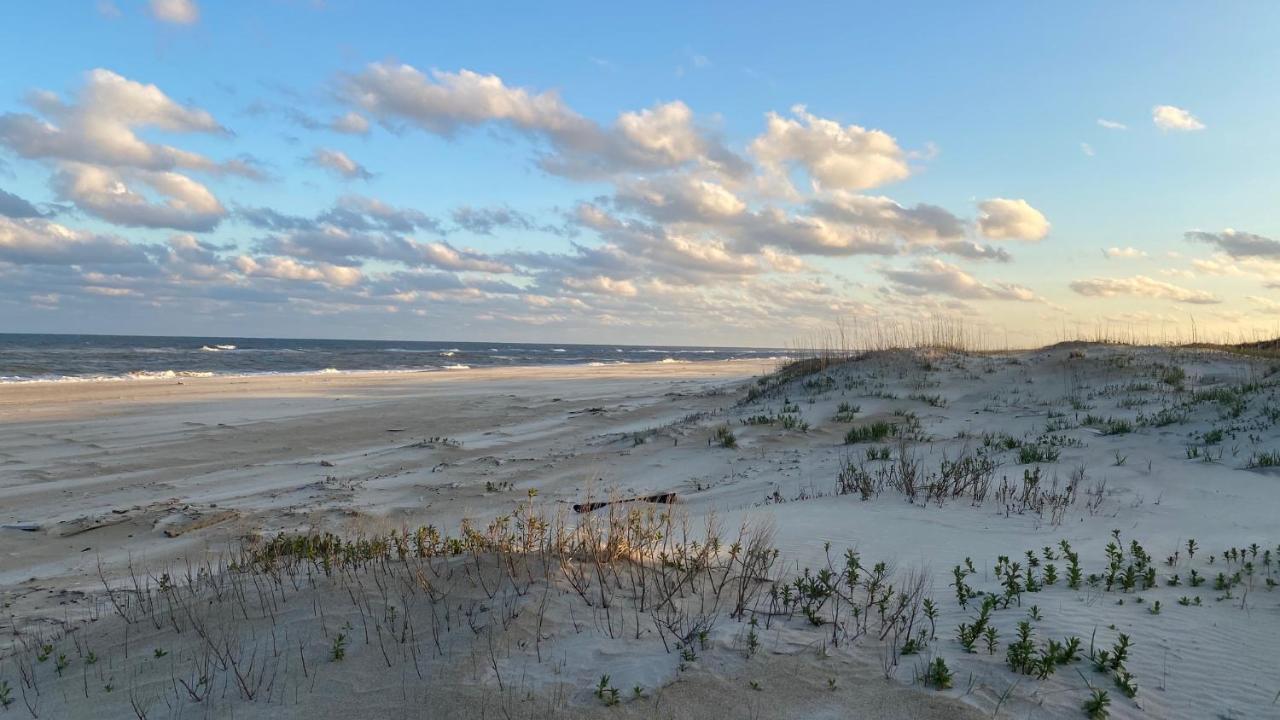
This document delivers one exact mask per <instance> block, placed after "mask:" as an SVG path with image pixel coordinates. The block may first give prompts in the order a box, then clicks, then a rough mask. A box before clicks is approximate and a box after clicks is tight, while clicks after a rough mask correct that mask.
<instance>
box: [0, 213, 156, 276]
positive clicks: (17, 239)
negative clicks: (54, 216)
mask: <svg viewBox="0 0 1280 720" xmlns="http://www.w3.org/2000/svg"><path fill="white" fill-rule="evenodd" d="M146 260H147V257H146V255H145V254H144V253H143V252H142V250H141V249H140V248H138V247H137V246H135V245H132V244H130V243H129V242H128V241H127V240H125V239H123V238H119V237H113V236H108V235H95V234H93V233H89V232H85V231H83V230H73V229H71V228H69V227H66V226H65V225H60V224H58V223H55V222H51V221H48V220H43V219H36V218H25V219H10V218H6V217H2V216H0V263H4V262H10V263H15V264H19V265H76V264H82V263H84V264H88V263H145V262H146Z"/></svg>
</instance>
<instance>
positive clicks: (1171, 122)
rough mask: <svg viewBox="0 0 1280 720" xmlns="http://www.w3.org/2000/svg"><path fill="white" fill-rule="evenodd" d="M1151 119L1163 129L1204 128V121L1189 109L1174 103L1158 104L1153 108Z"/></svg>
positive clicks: (1185, 129)
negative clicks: (1176, 105) (1175, 105)
mask: <svg viewBox="0 0 1280 720" xmlns="http://www.w3.org/2000/svg"><path fill="white" fill-rule="evenodd" d="M1151 121H1152V122H1154V123H1155V124H1156V127H1158V128H1160V129H1161V130H1178V131H1183V132H1187V131H1191V130H1203V129H1204V123H1202V122H1200V120H1199V119H1198V118H1197V117H1196V116H1195V115H1192V114H1191V113H1190V112H1189V111H1187V110H1183V109H1182V108H1180V107H1174V106H1173V105H1156V106H1155V107H1153V108H1151Z"/></svg>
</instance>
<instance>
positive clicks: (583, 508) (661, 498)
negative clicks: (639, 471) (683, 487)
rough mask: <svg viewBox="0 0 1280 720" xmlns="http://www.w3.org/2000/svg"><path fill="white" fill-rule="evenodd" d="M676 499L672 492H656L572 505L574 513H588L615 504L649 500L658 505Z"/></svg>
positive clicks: (668, 503)
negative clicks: (642, 495)
mask: <svg viewBox="0 0 1280 720" xmlns="http://www.w3.org/2000/svg"><path fill="white" fill-rule="evenodd" d="M675 501H676V494H675V493H673V492H665V493H658V494H657V495H645V496H644V497H636V498H626V499H623V500H604V501H601V502H589V503H578V504H577V505H574V506H573V511H574V512H576V513H588V512H591V511H593V510H599V509H600V508H602V507H608V506H610V505H616V504H620V503H629V502H651V503H658V504H660V505H670V504H671V503H674V502H675Z"/></svg>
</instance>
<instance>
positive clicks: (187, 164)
mask: <svg viewBox="0 0 1280 720" xmlns="http://www.w3.org/2000/svg"><path fill="white" fill-rule="evenodd" d="M29 102H30V103H31V105H32V106H33V107H34V108H36V109H37V110H38V111H40V112H41V113H42V114H43V115H44V116H45V117H46V118H48V120H42V119H40V118H38V117H36V116H34V115H31V114H27V113H6V114H3V115H0V144H2V145H4V146H5V147H8V148H9V149H10V150H12V151H13V152H14V153H16V154H18V155H20V156H22V157H25V158H39V159H57V160H70V161H75V162H84V163H93V164H99V165H108V166H112V167H136V168H141V169H144V170H174V169H177V168H185V169H191V170H202V171H209V172H223V173H230V174H239V175H246V176H250V177H253V176H255V175H256V173H255V171H254V170H253V169H252V168H249V167H246V166H245V165H244V163H240V164H220V163H216V162H214V161H212V160H210V159H209V158H207V157H204V156H203V155H199V154H196V153H191V152H187V151H184V150H179V149H178V148H174V147H171V146H168V145H161V144H156V143H149V142H147V141H145V140H143V139H142V138H140V137H139V136H138V135H137V133H136V132H135V130H137V129H139V128H156V129H159V130H164V131H166V132H170V133H207V134H214V135H224V136H226V135H229V134H230V131H228V130H227V129H226V128H224V127H223V126H222V125H221V124H219V123H218V121H217V120H215V119H214V118H213V116H212V115H210V114H209V113H208V112H207V111H205V110H202V109H200V108H195V107H188V106H185V105H181V104H179V103H177V102H175V101H173V100H172V99H170V98H169V96H168V95H166V94H165V93H164V92H163V91H161V90H160V88H158V87H156V86H155V85H146V84H143V83H139V82H136V81H133V80H129V79H128V78H125V77H123V76H121V75H118V74H116V73H114V72H111V71H110V70H103V69H97V70H92V71H90V72H89V73H88V75H87V76H86V78H85V84H84V86H83V87H82V88H81V89H80V91H79V92H78V93H77V95H76V98H75V101H74V102H65V101H64V100H62V99H61V98H59V97H58V96H57V95H55V94H53V93H50V92H47V91H38V92H35V93H32V94H31V96H30V98H29Z"/></svg>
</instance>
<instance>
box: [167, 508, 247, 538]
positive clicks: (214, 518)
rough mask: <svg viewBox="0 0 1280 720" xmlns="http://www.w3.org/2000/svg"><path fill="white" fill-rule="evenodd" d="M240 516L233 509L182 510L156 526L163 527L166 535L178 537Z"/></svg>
mask: <svg viewBox="0 0 1280 720" xmlns="http://www.w3.org/2000/svg"><path fill="white" fill-rule="evenodd" d="M237 517H240V513H238V512H236V511H235V510H211V511H207V512H206V511H199V510H196V511H183V512H181V513H178V515H177V516H176V517H173V518H170V519H167V520H165V521H161V522H160V523H158V525H157V527H162V528H163V529H164V534H165V535H166V536H168V537H171V538H173V537H178V536H180V535H185V534H187V533H189V532H193V531H195V530H200V529H203V528H207V527H210V526H213V525H217V524H218V523H224V522H226V521H228V520H233V519H235V518H237Z"/></svg>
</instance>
